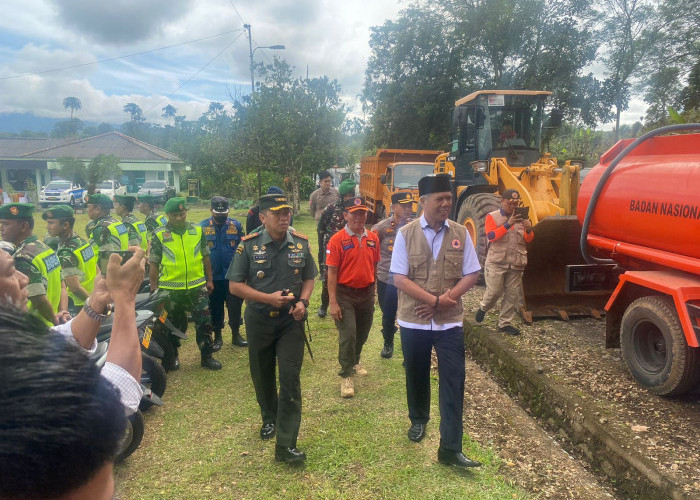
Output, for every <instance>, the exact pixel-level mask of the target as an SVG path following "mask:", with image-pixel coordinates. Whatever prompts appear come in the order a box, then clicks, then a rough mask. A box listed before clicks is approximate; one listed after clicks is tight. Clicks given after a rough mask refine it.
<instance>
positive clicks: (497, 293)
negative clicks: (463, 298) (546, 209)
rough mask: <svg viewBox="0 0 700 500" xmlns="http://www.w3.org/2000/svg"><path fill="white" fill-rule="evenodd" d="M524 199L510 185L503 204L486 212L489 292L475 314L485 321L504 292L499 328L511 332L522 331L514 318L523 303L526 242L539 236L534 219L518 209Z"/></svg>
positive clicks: (486, 278)
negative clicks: (525, 215) (522, 288)
mask: <svg viewBox="0 0 700 500" xmlns="http://www.w3.org/2000/svg"><path fill="white" fill-rule="evenodd" d="M521 203H522V200H521V198H520V193H518V192H517V191H516V190H515V189H506V190H505V191H503V196H502V197H501V208H499V209H498V210H495V211H493V212H491V213H490V214H488V215H487V216H486V221H485V230H486V238H488V240H489V250H488V253H487V254H486V263H485V264H484V278H485V281H486V293H484V298H483V299H481V303H480V304H479V310H478V311H476V317H475V319H476V321H477V322H478V323H481V322H482V321H483V320H484V316H485V315H486V313H487V312H488V311H489V310H490V309H491V308H492V307H493V306H494V305H496V302H497V301H498V299H499V297H501V296H503V301H502V302H501V314H500V315H499V316H498V329H499V330H501V331H502V332H505V333H507V334H508V335H520V330H518V329H517V328H516V327H514V326H513V325H512V322H513V318H514V317H515V309H516V308H517V307H518V304H519V303H520V284H521V280H522V277H523V271H524V270H525V265H526V264H527V248H526V247H525V245H526V244H527V243H529V242H531V241H532V239H533V238H534V237H535V233H533V232H532V224H530V220H529V219H524V220H523V218H522V217H521V216H520V215H519V214H518V213H517V211H516V210H515V208H516V207H517V206H519V205H520V204H521Z"/></svg>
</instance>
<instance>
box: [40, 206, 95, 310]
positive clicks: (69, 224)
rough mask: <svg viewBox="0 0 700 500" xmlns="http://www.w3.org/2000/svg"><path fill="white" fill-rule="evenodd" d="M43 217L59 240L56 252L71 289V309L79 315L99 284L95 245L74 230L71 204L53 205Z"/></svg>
mask: <svg viewBox="0 0 700 500" xmlns="http://www.w3.org/2000/svg"><path fill="white" fill-rule="evenodd" d="M41 218H42V219H44V220H45V221H46V230H47V232H48V234H49V236H50V237H52V238H55V239H57V240H58V247H57V249H56V255H58V261H59V263H60V264H61V279H62V280H63V282H64V283H65V284H66V290H67V292H68V298H69V301H68V311H69V312H70V313H71V314H72V315H76V314H77V313H78V312H80V309H81V308H82V307H83V304H84V303H85V300H86V299H87V298H88V296H89V295H90V293H92V289H93V286H94V284H95V276H96V275H97V254H96V253H95V248H94V247H93V246H92V245H91V244H90V242H88V241H86V240H84V239H83V238H81V237H80V236H79V235H78V233H76V232H75V231H73V226H74V225H75V213H74V212H73V209H72V208H71V207H69V206H68V205H56V206H55V207H52V208H49V209H48V210H45V211H44V213H43V214H42V215H41Z"/></svg>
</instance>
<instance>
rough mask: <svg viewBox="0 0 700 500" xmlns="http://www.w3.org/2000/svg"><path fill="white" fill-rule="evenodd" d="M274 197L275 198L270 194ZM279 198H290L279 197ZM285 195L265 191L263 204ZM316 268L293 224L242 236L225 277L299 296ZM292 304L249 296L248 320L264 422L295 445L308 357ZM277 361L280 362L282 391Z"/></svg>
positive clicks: (290, 445) (279, 440)
mask: <svg viewBox="0 0 700 500" xmlns="http://www.w3.org/2000/svg"><path fill="white" fill-rule="evenodd" d="M270 197H271V198H272V199H273V200H272V201H270V200H266V198H270ZM276 198H279V199H283V200H285V201H284V202H275V201H274V199H276ZM286 199H287V198H286V197H285V196H283V195H266V196H263V197H262V198H261V209H263V210H264V209H265V208H266V207H268V206H270V205H271V204H273V203H284V204H283V205H276V206H280V207H281V208H282V207H288V205H286ZM270 209H271V210H274V209H275V208H273V207H270ZM316 274H317V269H316V264H315V262H314V258H313V255H312V253H311V249H310V247H309V241H308V238H307V237H306V236H304V235H301V234H299V233H297V232H295V231H293V230H288V231H287V234H286V237H285V238H284V239H283V240H282V241H281V242H276V241H274V240H273V239H272V237H271V236H270V234H269V233H268V232H267V230H266V229H265V230H263V231H262V232H260V233H254V234H250V235H248V236H246V237H244V238H243V239H242V240H241V243H240V245H239V246H238V248H237V249H236V256H235V257H234V259H233V262H232V263H231V267H230V268H229V270H228V273H227V274H226V277H227V278H228V280H229V281H231V282H233V283H246V284H247V285H248V286H250V287H251V288H253V289H255V290H258V291H260V292H263V293H274V292H277V291H281V290H284V289H289V290H290V292H291V293H293V294H294V295H295V296H296V297H300V294H301V290H302V282H304V281H306V280H313V278H314V277H315V276H316ZM289 309H290V308H289V307H288V306H287V307H283V308H282V309H275V308H273V307H272V306H270V305H268V304H264V303H261V302H256V301H251V300H248V301H247V307H246V310H245V324H246V332H247V336H248V351H249V352H248V354H249V359H250V374H251V377H252V379H253V385H254V386H255V393H256V396H257V401H258V404H259V406H260V412H261V416H262V421H263V424H264V425H263V428H265V425H268V424H276V425H277V445H278V447H280V446H282V447H288V448H295V447H296V440H297V435H298V433H299V426H300V423H301V382H300V372H301V365H302V360H303V358H304V329H303V325H302V324H301V322H300V321H296V320H295V319H294V317H293V316H292V315H291V314H289ZM276 363H278V364H279V384H280V388H279V396H278V394H277V384H276V377H275V365H276ZM272 428H273V429H274V427H272ZM273 432H274V431H273ZM261 436H262V431H261ZM271 436H272V434H270V435H269V436H268V437H271ZM276 457H277V455H276ZM278 459H279V458H278ZM302 460H303V459H302Z"/></svg>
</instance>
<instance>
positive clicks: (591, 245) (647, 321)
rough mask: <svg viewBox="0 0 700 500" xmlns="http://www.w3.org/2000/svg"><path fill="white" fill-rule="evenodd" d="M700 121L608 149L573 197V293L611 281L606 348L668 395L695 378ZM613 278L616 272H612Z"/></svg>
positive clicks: (699, 316) (699, 359)
mask: <svg viewBox="0 0 700 500" xmlns="http://www.w3.org/2000/svg"><path fill="white" fill-rule="evenodd" d="M678 130H694V131H696V132H697V131H700V124H689V125H675V126H670V127H664V128H662V129H657V130H655V131H652V132H650V133H648V134H645V135H644V136H642V137H640V138H639V139H636V140H633V139H627V140H623V141H620V142H618V143H617V144H615V145H614V146H613V147H612V148H611V149H610V150H609V151H607V152H606V153H605V154H604V155H603V156H602V157H601V158H600V163H599V164H598V165H597V166H595V167H594V168H593V169H592V170H591V172H590V173H589V174H588V175H587V176H586V179H585V180H584V182H583V184H582V185H581V189H580V192H579V196H578V208H579V211H578V220H579V222H580V224H581V226H582V232H581V235H580V240H579V247H580V250H581V254H582V255H583V257H584V259H585V261H586V264H583V265H576V266H571V267H569V268H568V269H567V271H568V272H567V282H568V288H569V289H570V290H571V291H572V292H577V291H579V290H590V289H592V288H594V287H596V286H600V287H601V288H602V289H606V288H608V285H607V284H606V283H605V282H606V281H608V279H609V275H610V274H611V273H617V276H614V277H615V278H617V279H616V281H617V285H616V287H615V289H614V291H613V293H612V294H611V295H610V296H609V299H608V301H607V303H606V305H605V311H606V316H605V322H606V338H605V344H606V346H607V347H620V348H621V351H622V356H623V358H624V360H625V363H626V365H627V368H628V369H629V371H630V373H631V374H632V376H633V377H634V378H635V379H636V380H637V381H638V382H639V384H641V385H642V386H644V387H646V388H647V389H648V390H649V391H650V392H652V393H654V394H657V395H662V396H675V395H680V394H683V393H686V392H688V391H691V390H693V389H694V388H696V387H698V382H699V381H700V344H699V343H698V341H699V340H700V191H698V188H699V187H700V133H692V134H682V135H665V136H662V135H660V134H663V133H668V132H669V131H678ZM620 273H621V274H620Z"/></svg>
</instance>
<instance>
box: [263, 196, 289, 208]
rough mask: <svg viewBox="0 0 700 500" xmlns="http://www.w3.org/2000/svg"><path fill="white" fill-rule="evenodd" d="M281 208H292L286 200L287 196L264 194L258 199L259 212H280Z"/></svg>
mask: <svg viewBox="0 0 700 500" xmlns="http://www.w3.org/2000/svg"><path fill="white" fill-rule="evenodd" d="M283 208H292V206H291V205H290V204H289V201H288V200H287V196H285V195H283V194H266V195H265V196H261V197H260V211H261V212H262V211H264V210H273V211H274V210H281V209H283Z"/></svg>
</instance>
